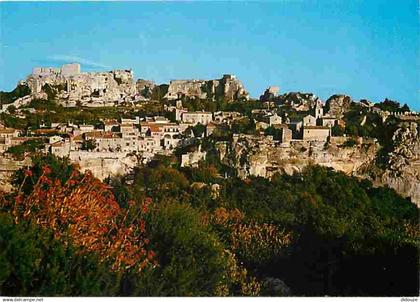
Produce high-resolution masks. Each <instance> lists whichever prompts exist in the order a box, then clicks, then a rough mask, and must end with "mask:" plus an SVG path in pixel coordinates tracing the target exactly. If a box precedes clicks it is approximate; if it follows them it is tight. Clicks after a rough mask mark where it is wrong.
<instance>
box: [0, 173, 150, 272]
mask: <svg viewBox="0 0 420 302" xmlns="http://www.w3.org/2000/svg"><path fill="white" fill-rule="evenodd" d="M33 174H34V173H33V172H32V170H27V171H25V174H24V175H25V176H24V179H23V180H22V184H21V185H20V187H19V191H18V192H17V193H16V194H15V196H13V197H14V198H12V199H9V200H7V201H6V202H5V204H4V205H3V208H6V209H7V208H8V209H10V212H11V213H12V214H13V217H14V219H15V221H16V222H19V221H36V223H37V225H39V226H41V227H42V228H44V229H49V230H51V231H52V232H53V234H54V236H55V238H59V239H61V240H63V241H65V242H71V243H72V244H74V245H75V246H77V247H79V248H80V249H81V250H82V251H84V252H86V253H89V252H95V253H97V254H98V256H99V257H100V260H101V261H109V262H110V264H111V265H112V269H113V270H115V271H121V270H127V269H132V270H134V271H137V272H138V271H141V270H143V269H144V268H145V267H146V266H149V265H155V263H154V261H153V255H152V251H150V250H148V247H147V246H146V245H147V243H148V242H149V241H148V239H147V238H145V223H144V220H143V219H142V214H143V213H146V212H147V210H148V205H149V204H150V200H148V199H146V200H145V201H144V202H143V203H141V205H138V204H137V205H136V203H134V202H133V203H130V204H129V207H128V208H127V209H121V208H120V207H119V206H118V203H117V201H116V200H115V197H114V195H113V194H112V192H111V191H110V190H109V188H108V186H106V185H105V184H104V183H102V182H101V181H99V180H98V179H96V178H94V177H93V175H92V174H91V173H90V172H89V171H87V172H86V173H85V174H81V173H80V172H78V171H77V170H73V171H72V173H71V175H70V177H69V178H68V179H67V180H66V181H65V182H64V183H62V182H61V181H60V179H58V178H51V174H52V169H51V168H50V167H49V166H44V167H43V168H42V174H41V175H40V176H39V178H38V180H37V182H36V183H35V184H34V185H33V188H32V190H29V192H30V193H29V194H28V195H25V194H23V193H22V192H21V188H22V187H23V185H24V184H25V182H27V181H30V179H31V177H32V176H33Z"/></svg>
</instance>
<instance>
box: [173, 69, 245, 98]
mask: <svg viewBox="0 0 420 302" xmlns="http://www.w3.org/2000/svg"><path fill="white" fill-rule="evenodd" d="M182 97H189V98H198V99H222V98H223V99H225V100H229V101H231V100H240V99H243V98H244V99H248V98H249V94H248V92H247V91H246V90H245V88H244V86H243V84H242V83H241V81H239V80H238V79H236V77H235V76H234V75H224V76H223V77H222V78H221V79H216V80H173V81H171V82H170V84H169V87H168V92H167V94H166V95H165V98H167V99H169V100H177V99H180V98H182Z"/></svg>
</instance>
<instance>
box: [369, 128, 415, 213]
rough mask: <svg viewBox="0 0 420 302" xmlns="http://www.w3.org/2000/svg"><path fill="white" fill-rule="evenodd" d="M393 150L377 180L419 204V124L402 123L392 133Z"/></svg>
mask: <svg viewBox="0 0 420 302" xmlns="http://www.w3.org/2000/svg"><path fill="white" fill-rule="evenodd" d="M392 140H393V144H394V150H393V151H392V152H391V153H390V155H389V161H388V168H387V170H386V171H385V173H384V174H383V175H382V176H381V177H380V178H379V179H378V180H377V181H378V182H379V183H380V184H385V185H388V186H389V187H391V188H394V189H395V190H396V191H397V192H398V193H399V194H401V195H402V196H405V197H411V200H412V201H413V202H414V203H415V204H417V206H420V126H419V124H418V123H416V122H410V123H403V124H402V125H401V127H400V128H398V129H397V130H396V131H395V133H394V135H393V138H392Z"/></svg>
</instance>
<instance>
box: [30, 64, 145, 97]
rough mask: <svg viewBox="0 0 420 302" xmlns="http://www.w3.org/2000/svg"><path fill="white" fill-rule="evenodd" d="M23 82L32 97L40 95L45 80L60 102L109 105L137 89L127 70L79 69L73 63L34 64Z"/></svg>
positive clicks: (131, 94)
mask: <svg viewBox="0 0 420 302" xmlns="http://www.w3.org/2000/svg"><path fill="white" fill-rule="evenodd" d="M26 83H27V85H28V86H29V88H30V89H31V91H32V94H33V95H34V96H35V97H42V96H43V95H42V93H43V92H44V88H45V85H46V84H48V85H49V86H50V87H51V88H53V89H56V90H57V91H56V92H57V99H58V100H59V102H60V103H63V105H68V104H69V103H75V102H77V101H80V102H81V103H82V104H83V103H99V104H100V103H102V104H103V105H109V104H111V103H114V102H121V101H124V100H132V99H133V98H135V96H136V92H137V90H136V85H135V83H134V75H133V72H132V71H131V70H112V71H108V72H81V69H80V64H77V63H72V64H64V65H63V66H61V68H51V67H36V68H34V69H33V71H32V74H31V75H29V76H28V78H27V79H26Z"/></svg>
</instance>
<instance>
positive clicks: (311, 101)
mask: <svg viewBox="0 0 420 302" xmlns="http://www.w3.org/2000/svg"><path fill="white" fill-rule="evenodd" d="M274 101H275V102H276V103H277V104H279V105H280V106H286V107H291V108H294V109H295V110H297V111H308V110H310V109H312V108H314V107H315V104H317V103H320V102H322V101H321V99H320V98H319V97H317V96H316V95H315V94H313V93H303V92H289V93H285V94H282V95H280V96H278V97H276V98H275V99H274Z"/></svg>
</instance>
